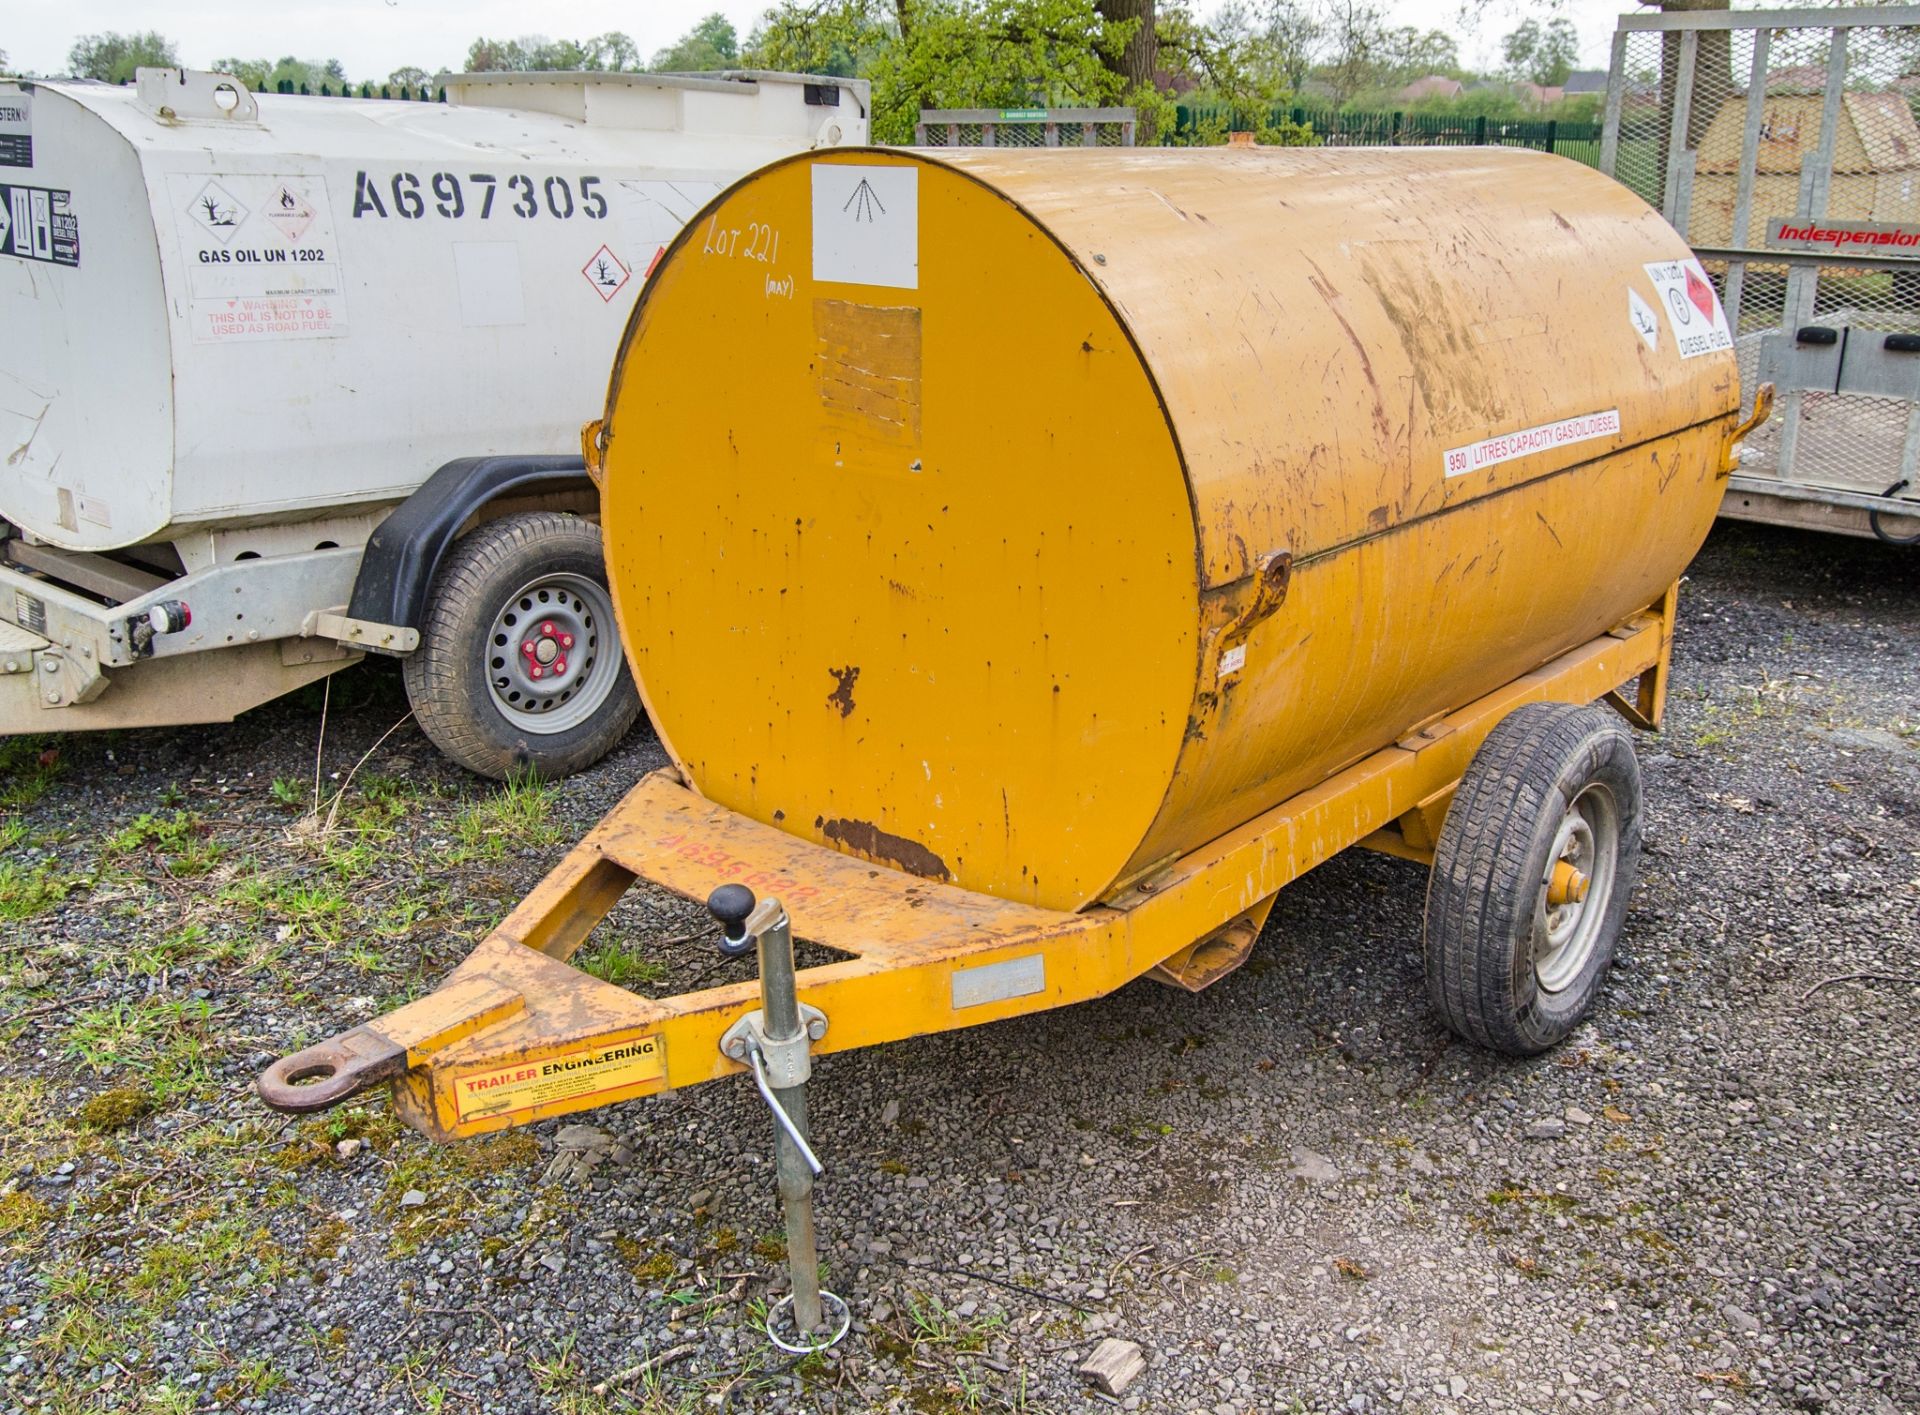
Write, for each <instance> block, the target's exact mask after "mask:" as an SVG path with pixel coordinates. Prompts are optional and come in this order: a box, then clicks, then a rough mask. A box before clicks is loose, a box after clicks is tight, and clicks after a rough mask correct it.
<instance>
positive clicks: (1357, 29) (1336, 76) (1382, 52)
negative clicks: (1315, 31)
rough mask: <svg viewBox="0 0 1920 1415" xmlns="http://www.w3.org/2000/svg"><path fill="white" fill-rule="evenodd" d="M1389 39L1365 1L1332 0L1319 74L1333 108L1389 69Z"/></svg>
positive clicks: (1375, 11) (1375, 82) (1381, 79)
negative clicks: (1325, 56) (1330, 96)
mask: <svg viewBox="0 0 1920 1415" xmlns="http://www.w3.org/2000/svg"><path fill="white" fill-rule="evenodd" d="M1391 53H1392V41H1391V39H1390V38H1389V35H1388V33H1387V27H1386V24H1385V22H1384V21H1383V20H1382V18H1381V15H1380V11H1379V10H1378V9H1376V8H1375V7H1374V6H1373V5H1371V4H1369V3H1367V0H1332V3H1331V4H1329V5H1328V6H1327V10H1326V55H1327V59H1326V62H1325V63H1324V64H1322V65H1321V66H1320V70H1319V77H1320V78H1321V79H1322V80H1323V81H1324V82H1325V83H1326V85H1327V88H1328V90H1329V92H1330V94H1331V95H1332V98H1333V106H1334V107H1335V108H1343V107H1345V106H1346V104H1347V103H1348V101H1349V100H1351V99H1352V98H1353V96H1354V95H1355V94H1356V93H1358V92H1360V90H1362V89H1365V88H1374V87H1377V86H1379V85H1380V84H1381V83H1383V82H1384V81H1385V79H1386V78H1387V76H1388V74H1389V73H1390V71H1391V68H1392V64H1391V57H1390V56H1391Z"/></svg>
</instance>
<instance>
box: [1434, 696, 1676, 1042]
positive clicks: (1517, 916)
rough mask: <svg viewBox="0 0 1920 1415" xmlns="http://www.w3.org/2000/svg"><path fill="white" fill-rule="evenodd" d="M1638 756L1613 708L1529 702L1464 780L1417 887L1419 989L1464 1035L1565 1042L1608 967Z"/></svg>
mask: <svg viewBox="0 0 1920 1415" xmlns="http://www.w3.org/2000/svg"><path fill="white" fill-rule="evenodd" d="M1640 828H1641V799H1640V765H1639V762H1638V761H1637V760H1636V759H1635V758H1634V754H1633V735H1632V733H1630V732H1629V731H1628V730H1627V728H1626V727H1625V725H1623V724H1622V723H1621V722H1620V721H1619V720H1618V719H1617V718H1615V717H1614V716H1613V715H1612V714H1611V713H1609V712H1607V711H1606V710H1605V709H1603V708H1597V707H1574V706H1572V705H1570V704H1567V703H1531V704H1529V705H1527V706H1526V707H1523V708H1520V709H1518V710H1517V711H1515V712H1513V713H1512V714H1510V715H1509V716H1508V717H1507V718H1505V719H1504V720H1503V721H1502V722H1501V723H1500V724H1499V726H1497V727H1495V728H1494V729H1493V731H1492V732H1491V733H1489V734H1488V736H1487V740H1486V741H1485V742H1484V743H1482V744H1481V747H1480V750H1479V752H1478V753H1476V754H1475V756H1474V758H1473V761H1472V762H1471V763H1470V764H1469V765H1468V767H1467V773H1466V775H1465V776H1464V777H1463V778H1461V782H1460V789H1459V791H1458V792H1457V793H1456V794H1455V796H1454V799H1453V805H1452V807H1451V808H1450V809H1449V810H1448V812H1447V820H1446V824H1445V825H1444V826H1443V827H1442V828H1441V831H1440V840H1439V843H1438V846H1437V848H1436V849H1435V851H1434V861H1433V873H1432V876H1431V878H1430V879H1429V881H1428V884H1427V917H1426V962H1427V991H1428V993H1429V994H1430V995H1431V997H1432V998H1433V1005H1434V1007H1435V1009H1436V1010H1437V1011H1438V1012H1439V1013H1440V1016H1441V1017H1442V1018H1443V1019H1444V1020H1445V1021H1446V1024H1447V1025H1448V1026H1449V1027H1451V1028H1453V1030H1454V1031H1456V1032H1458V1033H1459V1034H1460V1035H1461V1036H1463V1037H1465V1038H1466V1039H1467V1040H1468V1041H1474V1042H1479V1043H1480V1044H1481V1045H1482V1046H1486V1047H1491V1048H1493V1049H1494V1050H1496V1051H1503V1052H1508V1053H1511V1054H1512V1055H1515V1056H1534V1055H1537V1054H1538V1053H1540V1052H1543V1051H1545V1050H1547V1048H1549V1047H1551V1046H1553V1045H1555V1044H1556V1043H1558V1042H1560V1041H1562V1040H1564V1039H1565V1038H1566V1036H1567V1034H1568V1033H1570V1032H1571V1031H1572V1030H1573V1029H1574V1028H1575V1027H1576V1026H1578V1025H1579V1024H1580V1021H1581V1019H1582V1018H1584V1017H1585V1016H1586V1015H1587V1013H1588V1012H1589V1011H1591V1010H1592V1007H1593V1004H1594V1000H1595V998H1596V997H1597V996H1598V995H1599V991H1600V984H1601V981H1602V980H1603V979H1604V978H1605V977H1606V973H1607V969H1608V968H1609V967H1610V966H1611V965H1612V963H1613V948H1614V943H1615V940H1616V939H1618V937H1619V934H1620V921H1621V920H1622V919H1623V918H1624V917H1625V916H1626V912H1627V896H1628V895H1629V894H1630V893H1631V892H1632V888H1633V876H1634V870H1635V869H1636V867H1637V866H1638V864H1639V861H1640Z"/></svg>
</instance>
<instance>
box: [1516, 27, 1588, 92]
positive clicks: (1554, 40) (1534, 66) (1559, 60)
mask: <svg viewBox="0 0 1920 1415" xmlns="http://www.w3.org/2000/svg"><path fill="white" fill-rule="evenodd" d="M1500 56H1501V58H1503V59H1504V60H1506V64H1507V72H1508V73H1509V74H1511V75H1512V76H1513V77H1514V78H1516V79H1525V80H1527V81H1528V82H1530V83H1536V84H1539V85H1540V86H1541V87H1543V88H1555V87H1558V86H1559V85H1561V84H1563V83H1565V82H1566V81H1567V75H1568V74H1570V73H1572V72H1573V66H1574V65H1575V64H1576V63H1578V62H1579V59H1580V35H1579V32H1578V31H1576V30H1575V29H1574V27H1573V22H1572V21H1571V20H1569V19H1567V18H1565V17H1564V16H1561V15H1556V16H1554V17H1553V18H1552V19H1550V20H1548V21H1547V22H1546V23H1545V24H1544V25H1543V24H1541V23H1540V21H1538V20H1522V21H1521V22H1520V26H1519V28H1518V29H1516V30H1514V31H1513V33H1512V34H1509V35H1508V36H1507V37H1506V38H1505V39H1503V40H1502V41H1500Z"/></svg>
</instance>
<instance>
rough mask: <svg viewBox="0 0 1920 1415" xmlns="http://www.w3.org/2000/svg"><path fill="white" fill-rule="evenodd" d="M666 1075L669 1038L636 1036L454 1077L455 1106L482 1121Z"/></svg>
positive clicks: (464, 1117) (462, 1115)
mask: <svg viewBox="0 0 1920 1415" xmlns="http://www.w3.org/2000/svg"><path fill="white" fill-rule="evenodd" d="M666 1074H667V1044H666V1041H665V1039H663V1038H661V1037H634V1038H633V1039H632V1040H630V1041H624V1042H614V1043H611V1044H609V1045H605V1046H591V1047H582V1048H580V1049H579V1050H578V1051H570V1052H563V1053H561V1054H560V1055H559V1056H549V1057H546V1058H544V1059H542V1060H539V1061H522V1062H517V1063H515V1064H514V1065H512V1066H494V1067H489V1068H488V1069H487V1070H485V1071H472V1072H469V1073H467V1074H466V1075H464V1076H458V1077H455V1078H454V1082H453V1098H454V1109H455V1111H456V1112H457V1113H458V1115H459V1117H460V1119H461V1120H480V1119H484V1118H486V1117H488V1116H494V1115H510V1114H512V1113H513V1112H515V1111H521V1110H531V1109H532V1108H533V1107H535V1106H538V1105H546V1104H549V1103H550V1102H553V1101H566V1100H575V1099H579V1098H582V1097H586V1096H600V1095H606V1094H609V1093H611V1092H613V1091H619V1090H624V1089H625V1088H627V1087H629V1086H639V1085H646V1084H648V1083H651V1082H658V1081H662V1080H664V1079H665V1078H666Z"/></svg>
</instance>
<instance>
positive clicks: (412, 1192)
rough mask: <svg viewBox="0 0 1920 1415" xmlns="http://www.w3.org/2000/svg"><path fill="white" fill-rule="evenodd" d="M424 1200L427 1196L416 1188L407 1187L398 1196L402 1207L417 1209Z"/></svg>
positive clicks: (425, 1200)
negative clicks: (407, 1188)
mask: <svg viewBox="0 0 1920 1415" xmlns="http://www.w3.org/2000/svg"><path fill="white" fill-rule="evenodd" d="M426 1202H427V1196H426V1195H425V1194H423V1193H421V1192H420V1191H419V1190H418V1189H409V1190H407V1192H406V1193H404V1194H402V1195H401V1196H400V1207H401V1208H403V1209H417V1208H419V1207H420V1206H421V1205H422V1204H424V1203H426Z"/></svg>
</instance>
